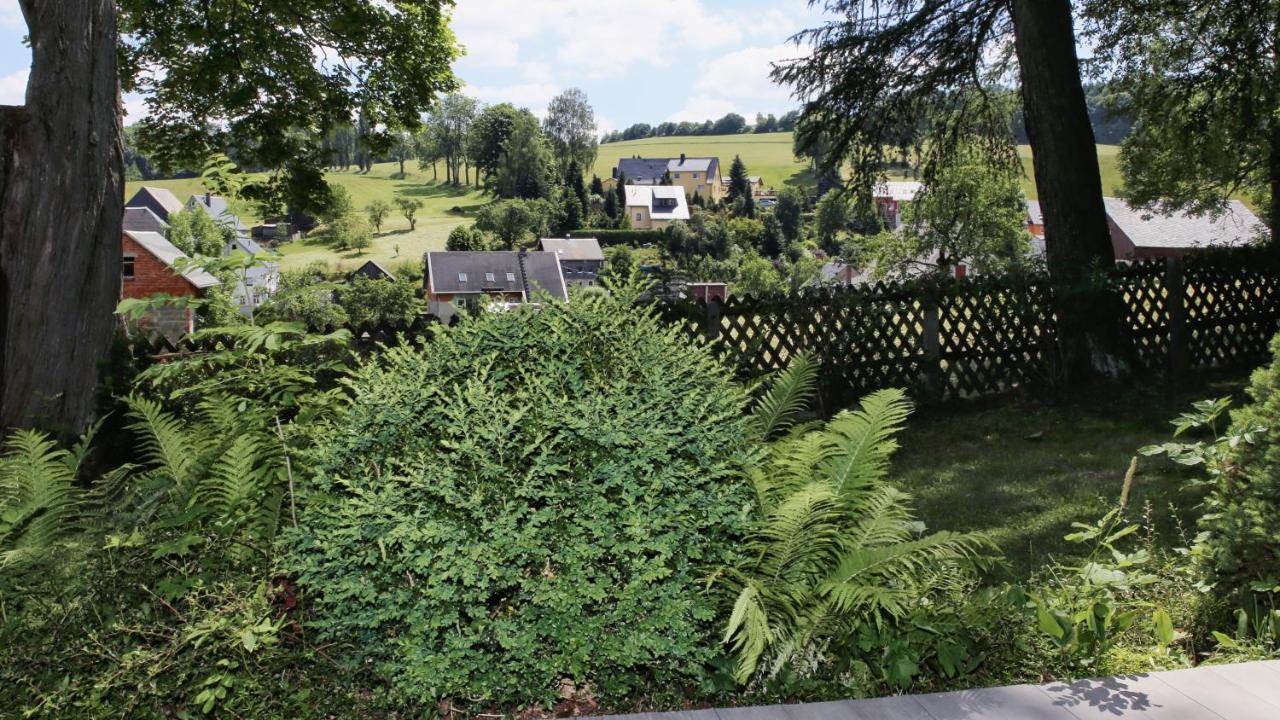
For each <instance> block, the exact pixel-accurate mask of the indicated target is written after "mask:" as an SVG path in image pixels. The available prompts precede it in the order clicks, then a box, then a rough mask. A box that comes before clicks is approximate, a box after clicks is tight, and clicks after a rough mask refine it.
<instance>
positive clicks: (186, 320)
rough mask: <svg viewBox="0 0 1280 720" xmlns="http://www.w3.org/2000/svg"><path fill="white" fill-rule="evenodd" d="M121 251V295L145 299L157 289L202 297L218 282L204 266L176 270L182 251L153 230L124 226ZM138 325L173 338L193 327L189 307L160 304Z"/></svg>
mask: <svg viewBox="0 0 1280 720" xmlns="http://www.w3.org/2000/svg"><path fill="white" fill-rule="evenodd" d="M121 252H122V261H121V269H120V297H121V298H131V299H145V298H149V297H151V296H152V295H155V294H157V293H164V294H167V295H172V296H174V297H202V296H203V295H204V293H205V291H206V290H207V289H209V288H211V287H213V286H215V285H217V284H218V279H217V278H215V277H214V276H212V275H210V274H209V273H207V272H205V271H204V270H196V269H192V270H184V271H181V272H179V271H178V270H177V269H176V268H175V267H174V264H175V263H176V262H177V261H178V260H179V259H180V258H185V257H186V254H184V253H183V252H182V251H181V250H179V249H178V248H176V247H174V245H173V243H171V242H169V241H168V240H167V239H165V237H164V235H161V234H160V233H157V232H147V231H142V230H126V231H125V232H124V237H123V240H122V247H121ZM139 326H140V327H142V328H145V329H148V330H155V331H156V332H158V333H160V334H161V335H163V336H165V337H166V338H168V339H169V340H171V341H175V342H176V341H177V340H178V339H179V338H180V337H182V336H183V335H185V334H186V333H189V332H191V331H192V330H194V329H195V318H194V314H193V313H192V311H191V308H189V307H187V308H180V307H163V308H158V309H155V310H152V311H151V312H149V313H148V314H147V316H146V317H144V318H143V319H142V320H141V321H139Z"/></svg>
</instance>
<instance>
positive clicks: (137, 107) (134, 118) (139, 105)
mask: <svg viewBox="0 0 1280 720" xmlns="http://www.w3.org/2000/svg"><path fill="white" fill-rule="evenodd" d="M123 99H124V124H125V125H132V124H134V123H136V122H138V121H139V120H141V119H142V118H144V117H146V116H147V115H148V114H149V113H150V111H149V110H147V101H146V100H145V99H144V98H143V97H142V96H141V95H125V96H124V98H123Z"/></svg>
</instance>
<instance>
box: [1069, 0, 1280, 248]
mask: <svg viewBox="0 0 1280 720" xmlns="http://www.w3.org/2000/svg"><path fill="white" fill-rule="evenodd" d="M1085 12H1086V16H1087V17H1088V18H1089V19H1090V20H1091V25H1092V26H1093V29H1094V32H1095V37H1094V40H1095V45H1096V47H1097V51H1096V54H1097V58H1098V59H1099V60H1101V61H1103V62H1102V63H1101V66H1102V67H1101V69H1102V70H1103V71H1105V72H1106V74H1107V76H1108V77H1109V79H1110V81H1111V82H1110V85H1111V88H1112V90H1113V92H1114V94H1115V97H1116V99H1117V101H1118V102H1117V105H1118V107H1117V109H1118V110H1121V111H1123V112H1124V113H1125V114H1126V115H1128V116H1129V117H1131V118H1132V119H1133V121H1134V122H1133V132H1132V133H1131V134H1130V135H1129V137H1128V138H1127V139H1126V140H1125V141H1124V144H1123V146H1122V148H1121V152H1120V167H1121V170H1122V171H1123V173H1124V181H1125V196H1126V199H1127V200H1128V201H1129V202H1130V203H1132V204H1134V205H1138V206H1145V207H1152V206H1160V207H1161V208H1163V209H1170V210H1190V211H1193V212H1206V211H1207V212H1213V211H1217V210H1220V209H1222V208H1223V206H1224V205H1225V202H1226V201H1227V199H1228V198H1230V196H1231V195H1233V194H1237V193H1244V194H1249V195H1253V196H1255V197H1257V198H1258V199H1259V200H1260V201H1261V202H1260V203H1259V204H1260V205H1261V206H1263V207H1269V209H1270V215H1269V224H1270V226H1271V233H1272V236H1273V237H1275V236H1276V235H1277V232H1280V0H1232V1H1231V2H1224V1H1223V0H1105V1H1104V0H1089V1H1088V2H1086V3H1085Z"/></svg>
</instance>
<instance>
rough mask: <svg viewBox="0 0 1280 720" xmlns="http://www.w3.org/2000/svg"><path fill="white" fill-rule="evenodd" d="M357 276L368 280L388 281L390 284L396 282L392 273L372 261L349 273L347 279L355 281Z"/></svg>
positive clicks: (367, 261)
mask: <svg viewBox="0 0 1280 720" xmlns="http://www.w3.org/2000/svg"><path fill="white" fill-rule="evenodd" d="M357 275H359V276H361V277H366V278H369V279H370V280H383V279H385V280H390V281H391V282H395V280H396V276H395V273H392V272H391V271H390V270H388V269H386V268H384V267H382V266H381V265H379V264H378V263H377V262H376V261H374V260H366V261H365V263H364V264H363V265H361V266H360V267H358V268H356V269H355V270H353V271H352V272H351V275H349V276H348V279H350V280H355V278H356V276H357Z"/></svg>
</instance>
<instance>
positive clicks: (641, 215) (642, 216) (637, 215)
mask: <svg viewBox="0 0 1280 720" xmlns="http://www.w3.org/2000/svg"><path fill="white" fill-rule="evenodd" d="M643 219H644V213H636V220H643Z"/></svg>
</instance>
